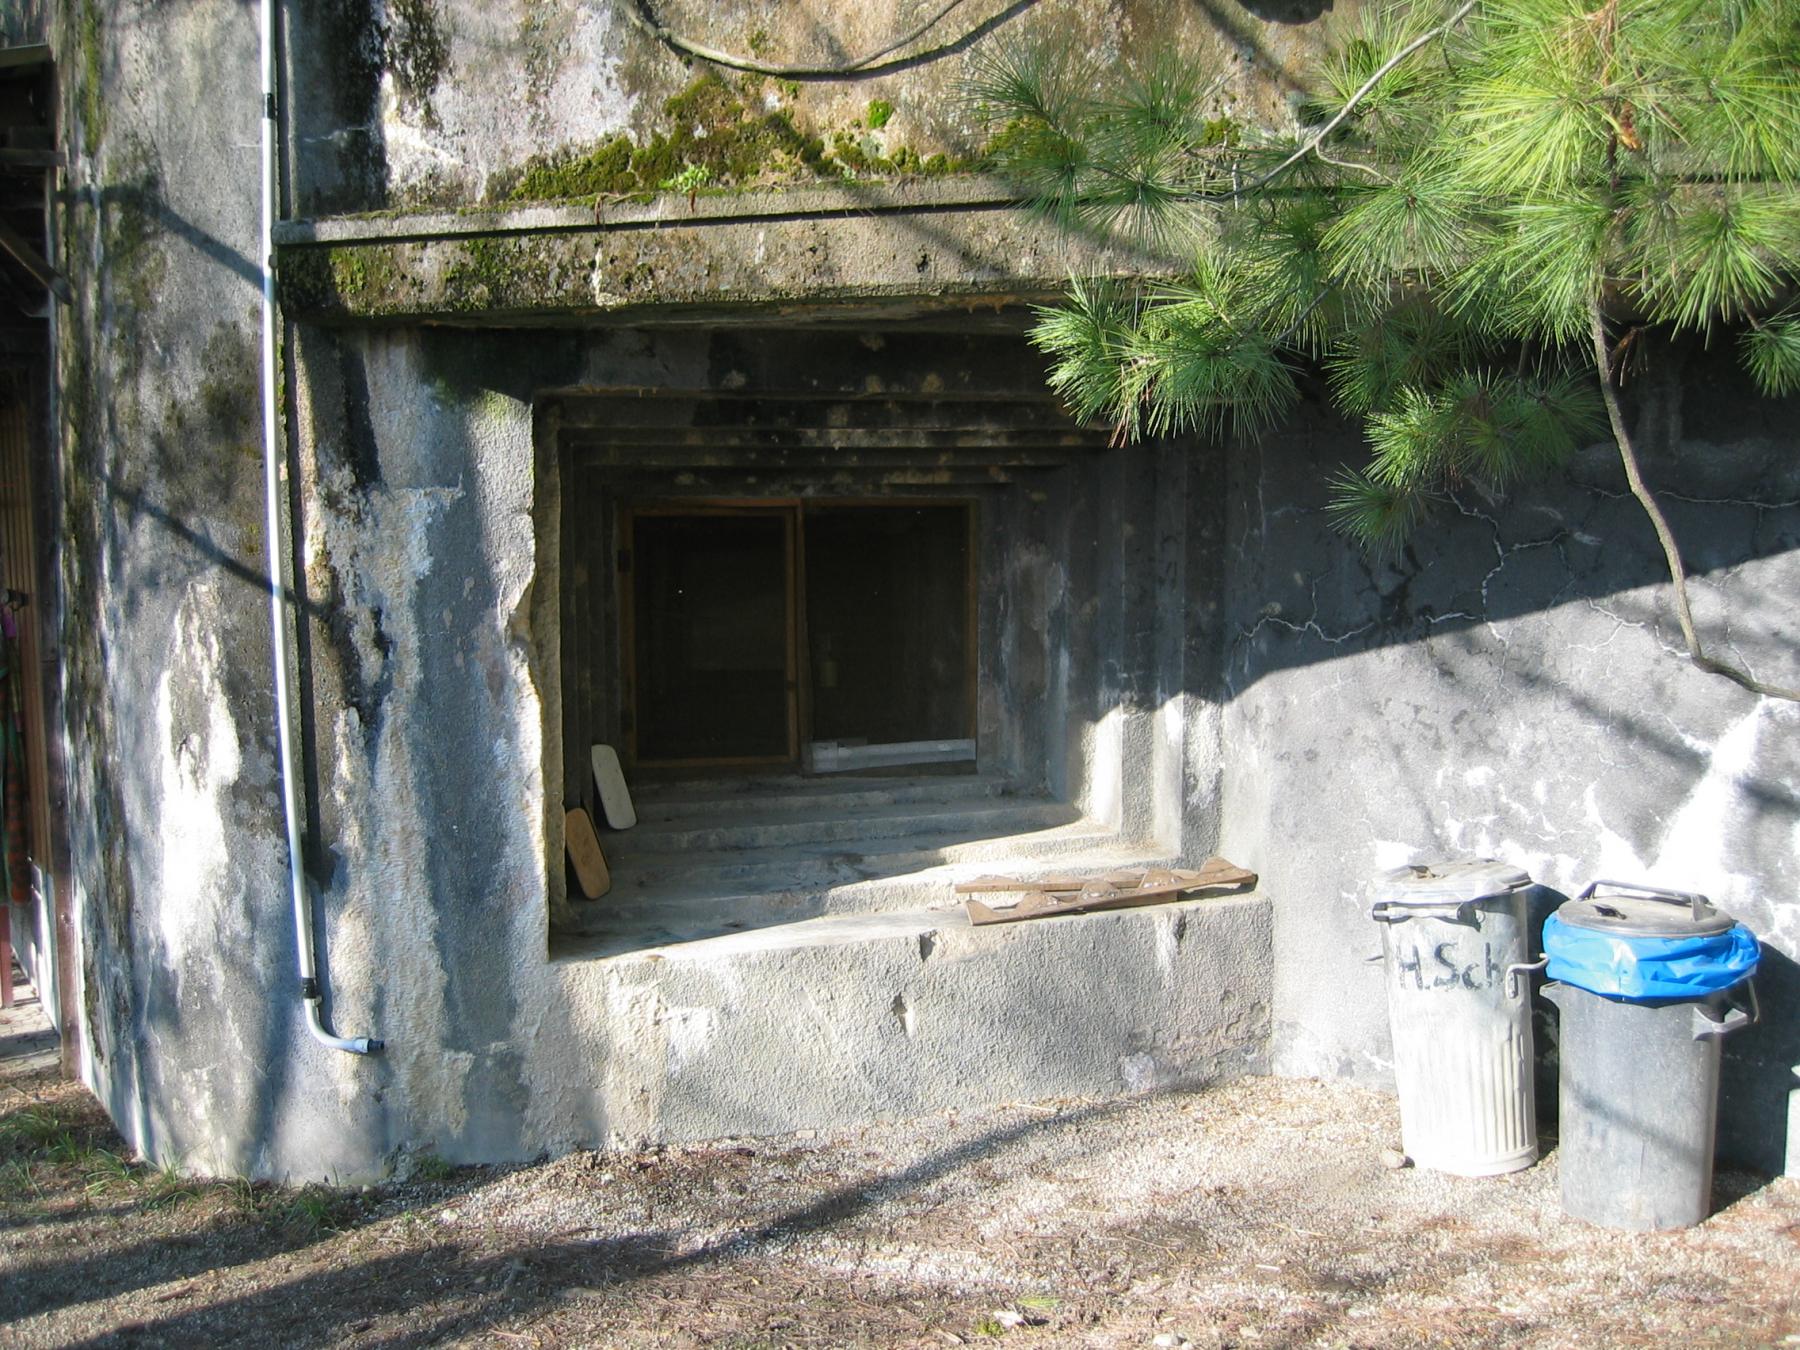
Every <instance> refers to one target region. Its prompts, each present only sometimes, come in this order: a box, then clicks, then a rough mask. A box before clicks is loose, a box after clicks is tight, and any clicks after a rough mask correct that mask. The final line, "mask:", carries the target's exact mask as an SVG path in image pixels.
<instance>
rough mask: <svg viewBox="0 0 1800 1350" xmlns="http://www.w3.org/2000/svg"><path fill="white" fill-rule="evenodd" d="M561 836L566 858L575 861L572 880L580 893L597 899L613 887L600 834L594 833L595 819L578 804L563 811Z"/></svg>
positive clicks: (591, 898)
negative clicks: (565, 847) (576, 884)
mask: <svg viewBox="0 0 1800 1350" xmlns="http://www.w3.org/2000/svg"><path fill="white" fill-rule="evenodd" d="M563 839H564V841H565V842H566V843H567V844H568V849H569V861H570V862H571V863H573V864H574V865H575V880H576V882H577V883H578V884H579V885H580V887H581V893H582V894H583V895H585V896H586V897H587V898H588V899H589V900H598V899H599V898H600V897H601V896H603V895H605V894H606V893H607V892H608V891H610V890H611V889H612V872H611V871H610V870H609V869H608V868H607V866H606V854H605V853H603V852H602V851H601V849H600V836H599V835H597V834H595V833H594V822H593V821H592V820H591V819H590V818H589V817H588V813H587V812H586V811H584V810H583V809H582V808H581V807H579V806H571V807H570V808H569V809H568V811H567V812H566V813H565V814H564V815H563Z"/></svg>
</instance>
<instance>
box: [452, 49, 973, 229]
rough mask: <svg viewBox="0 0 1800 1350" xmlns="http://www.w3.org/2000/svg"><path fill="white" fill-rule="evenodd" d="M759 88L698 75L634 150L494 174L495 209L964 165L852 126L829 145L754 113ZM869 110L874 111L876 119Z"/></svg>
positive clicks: (753, 82) (626, 142)
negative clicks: (500, 204) (886, 142)
mask: <svg viewBox="0 0 1800 1350" xmlns="http://www.w3.org/2000/svg"><path fill="white" fill-rule="evenodd" d="M770 87H774V88H780V86H769V85H768V84H767V83H766V82H765V81H763V80H760V79H750V80H746V81H744V82H743V84H742V85H738V86H734V85H732V84H729V83H727V82H726V81H725V80H723V79H721V78H720V77H719V76H717V75H714V74H707V75H702V76H701V77H700V78H699V79H697V80H695V81H694V82H693V83H692V84H690V85H689V86H688V87H687V88H686V89H684V90H682V91H681V92H680V93H679V94H677V95H675V96H674V97H673V98H671V99H669V100H668V101H667V102H666V103H664V104H663V114H664V117H665V118H666V119H667V123H668V125H667V127H666V129H664V130H659V131H657V132H656V133H655V134H654V135H652V136H651V137H650V139H649V140H648V141H646V142H644V143H643V144H641V145H640V144H638V143H637V142H636V141H634V140H633V139H632V138H631V137H630V136H627V135H623V134H621V135H617V136H613V137H610V138H609V139H607V140H604V141H601V142H599V143H598V144H596V145H593V146H590V147H589V148H587V149H585V150H575V149H570V150H564V151H560V152H558V153H556V154H552V155H540V156H536V157H534V158H532V159H530V160H527V161H526V162H525V163H524V164H523V165H520V166H519V167H517V168H515V169H511V170H506V171H503V172H501V173H498V174H495V175H494V176H493V177H492V178H491V179H490V180H489V181H488V185H487V196H488V197H489V199H491V200H495V201H559V200H569V199H583V198H594V199H600V198H617V199H623V200H631V199H641V200H648V199H649V198H650V196H651V195H653V194H654V193H657V192H670V191H675V192H686V193H690V194H692V193H696V192H699V191H702V190H705V191H731V190H736V189H742V188H747V187H757V186H765V185H769V184H774V183H784V182H795V181H805V180H807V179H817V178H844V177H900V176H905V175H909V174H930V173H949V172H953V171H955V170H956V169H959V168H967V167H969V166H968V165H967V164H966V163H964V162H962V161H956V160H952V159H950V158H949V157H948V156H945V155H932V156H930V157H925V156H922V155H920V154H918V153H917V152H916V151H913V150H910V149H907V148H905V147H901V148H899V149H895V150H891V151H889V150H885V149H884V148H883V147H882V146H881V145H880V144H879V142H878V140H877V138H875V137H873V136H866V135H861V134H858V133H860V130H861V129H860V128H853V129H852V130H850V131H840V132H836V133H834V134H833V135H832V137H831V139H830V141H829V142H827V140H826V139H825V138H824V137H822V136H819V135H816V134H814V133H813V132H811V131H809V130H807V129H806V128H804V127H802V126H800V125H798V124H797V123H796V122H795V121H794V119H793V117H792V116H791V115H790V114H789V113H788V112H787V111H786V110H785V109H779V108H777V109H774V110H768V111H764V110H761V106H760V105H761V103H762V97H761V96H762V94H763V91H764V90H765V89H767V88H770ZM878 110H883V111H880V112H879V115H878ZM892 116H893V105H892V104H889V103H885V102H883V101H881V100H879V99H878V100H876V101H875V102H874V103H871V104H870V105H869V125H870V126H871V127H879V126H882V125H885V124H886V123H887V121H888V120H889V119H890V118H891V117H892Z"/></svg>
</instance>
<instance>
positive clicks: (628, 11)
mask: <svg viewBox="0 0 1800 1350" xmlns="http://www.w3.org/2000/svg"><path fill="white" fill-rule="evenodd" d="M967 3H968V0H949V3H948V4H945V5H943V6H942V7H940V8H939V9H938V10H937V11H936V12H935V13H933V14H932V16H931V17H930V18H929V19H927V20H925V22H924V23H921V24H919V25H917V26H916V27H914V28H913V29H911V30H910V31H909V32H907V33H904V34H902V35H901V36H899V37H897V38H895V39H893V40H892V41H891V42H889V43H888V44H887V45H886V46H884V47H882V48H880V49H879V50H877V51H873V52H870V53H868V54H867V55H866V56H860V57H858V58H857V59H856V60H854V61H844V62H841V63H838V64H835V65H776V64H774V63H772V62H766V61H759V60H757V59H755V58H754V57H748V56H738V55H735V54H734V53H731V52H725V51H720V50H719V49H717V48H716V47H708V46H705V45H704V44H702V43H698V42H695V41H693V40H691V39H689V38H684V37H682V36H681V35H680V34H679V33H676V32H675V31H674V30H672V29H671V28H669V27H668V26H667V25H666V24H664V23H663V22H661V21H660V20H659V19H657V18H656V16H655V15H654V14H652V13H651V12H650V8H649V6H648V4H647V3H646V0H624V10H625V17H626V18H628V19H629V20H631V22H632V23H633V24H635V25H636V26H637V27H638V28H640V29H642V30H643V31H644V32H645V33H647V34H649V35H650V36H651V37H652V38H654V39H655V40H656V41H658V42H660V43H662V44H663V45H664V46H665V47H668V48H670V49H671V50H673V51H676V52H679V53H681V54H682V55H684V56H691V57H693V58H694V59H696V60H699V61H705V62H706V63H707V64H709V65H715V66H724V67H726V68H727V69H729V70H741V71H744V72H745V73H746V74H750V75H768V76H770V77H772V78H774V79H781V80H837V79H846V78H852V77H854V78H868V77H871V76H875V75H884V74H888V73H890V72H892V71H897V70H905V69H908V68H910V67H912V66H916V65H922V64H924V63H925V62H927V61H934V60H936V59H937V58H938V57H941V56H949V55H952V54H954V53H956V52H959V51H962V50H963V49H965V48H966V47H968V46H969V45H970V44H971V43H973V42H974V41H975V40H976V39H977V38H979V37H981V36H983V35H984V34H986V33H988V32H991V31H992V30H993V29H995V28H998V27H999V26H1000V25H1001V24H1003V23H1005V22H1007V21H1008V20H1009V19H1012V18H1013V17H1015V16H1016V15H1019V14H1022V13H1024V12H1025V11H1026V10H1028V9H1030V8H1031V7H1032V6H1033V5H1035V4H1036V3H1037V0H1013V3H1012V4H1010V5H1008V6H1007V7H1006V8H1005V9H1003V10H1000V11H999V12H998V13H996V14H992V15H990V16H989V17H988V18H986V19H984V20H982V21H981V22H980V23H978V24H976V25H974V26H973V27H971V28H969V29H967V30H965V31H964V32H962V33H961V34H959V35H958V36H956V37H954V38H952V39H951V40H950V41H948V42H944V43H940V44H939V45H938V46H936V47H929V48H926V49H925V50H924V51H919V52H913V53H912V54H911V55H908V56H895V55H894V54H895V53H896V52H899V51H903V50H904V49H905V48H907V47H910V46H911V45H912V44H913V43H915V42H917V41H918V40H919V39H920V38H922V37H924V36H925V34H927V33H929V32H930V31H931V30H932V29H933V28H936V27H937V26H938V24H940V23H942V22H943V21H944V20H945V19H946V18H948V17H949V16H950V14H951V13H952V12H953V11H955V10H957V9H960V8H961V7H962V6H963V5H965V4H967ZM889 58H893V59H891V60H890V59H889Z"/></svg>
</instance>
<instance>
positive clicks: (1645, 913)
mask: <svg viewBox="0 0 1800 1350" xmlns="http://www.w3.org/2000/svg"><path fill="white" fill-rule="evenodd" d="M1556 917H1557V919H1558V920H1560V921H1561V922H1563V923H1566V924H1568V925H1569V927H1571V928H1586V929H1589V930H1590V931H1593V932H1598V933H1609V934H1611V935H1613V936H1615V937H1646V938H1687V937H1712V936H1715V935H1716V934H1719V933H1726V932H1730V931H1731V928H1732V925H1733V924H1734V923H1735V922H1736V920H1734V919H1733V918H1732V917H1731V915H1729V914H1727V913H1726V912H1725V911H1724V910H1722V909H1720V908H1718V906H1716V905H1714V904H1713V902H1712V901H1711V900H1708V899H1707V898H1706V897H1705V896H1704V895H1701V894H1700V893H1699V892H1698V891H1666V890H1663V889H1661V888H1660V887H1656V886H1637V885H1633V884H1632V883H1630V882H1624V881H1596V882H1595V883H1594V884H1593V885H1591V886H1589V887H1588V888H1587V889H1586V890H1585V891H1583V892H1582V893H1581V895H1580V896H1579V897H1578V898H1576V899H1574V900H1570V901H1567V902H1565V903H1564V904H1562V905H1561V906H1559V907H1558V908H1557V911H1556Z"/></svg>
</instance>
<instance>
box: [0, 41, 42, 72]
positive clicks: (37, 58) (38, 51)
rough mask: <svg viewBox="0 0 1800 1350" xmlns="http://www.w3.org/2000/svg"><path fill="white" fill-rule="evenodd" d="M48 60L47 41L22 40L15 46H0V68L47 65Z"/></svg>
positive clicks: (9, 68)
mask: <svg viewBox="0 0 1800 1350" xmlns="http://www.w3.org/2000/svg"><path fill="white" fill-rule="evenodd" d="M50 62H51V55H50V44H49V43H47V42H24V43H20V44H19V45H18V46H16V47H0V70H19V69H22V68H23V67H26V66H47V65H49V64H50Z"/></svg>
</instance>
